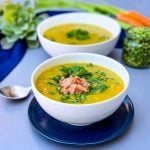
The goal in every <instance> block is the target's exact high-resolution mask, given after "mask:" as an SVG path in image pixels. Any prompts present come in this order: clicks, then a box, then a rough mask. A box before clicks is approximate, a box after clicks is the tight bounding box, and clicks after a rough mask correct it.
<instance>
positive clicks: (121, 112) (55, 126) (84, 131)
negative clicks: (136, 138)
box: [28, 96, 134, 145]
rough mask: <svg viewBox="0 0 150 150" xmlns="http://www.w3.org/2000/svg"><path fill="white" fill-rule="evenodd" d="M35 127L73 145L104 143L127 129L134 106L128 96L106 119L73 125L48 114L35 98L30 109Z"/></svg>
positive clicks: (50, 137) (53, 138)
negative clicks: (89, 123) (85, 124)
mask: <svg viewBox="0 0 150 150" xmlns="http://www.w3.org/2000/svg"><path fill="white" fill-rule="evenodd" d="M28 115H29V119H30V121H31V124H32V125H33V127H34V128H35V129H36V130H37V131H38V132H39V133H40V134H41V135H43V136H44V137H46V138H47V139H50V140H53V141H56V142H59V143H64V144H73V145H92V144H102V143H105V142H108V141H111V140H113V139H115V138H117V137H118V136H120V135H121V134H122V133H124V132H125V131H126V129H127V128H128V127H129V125H130V124H131V122H132V120H133V116H134V107H133V104H132V102H131V100H130V98H129V97H128V96H126V98H125V99H124V102H123V103H122V105H121V106H120V107H119V109H118V110H117V111H116V112H115V113H113V114H112V115H111V116H110V117H108V118H106V119H105V120H102V121H99V122H97V123H94V124H91V125H88V126H80V127H79V126H73V125H70V124H67V123H64V122H61V121H58V120H56V119H54V118H53V117H51V116H50V115H48V114H47V113H46V112H45V111H44V110H43V109H42V108H41V107H40V106H39V104H38V103H37V101H36V99H35V98H34V99H33V100H32V101H31V103H30V105H29V109H28Z"/></svg>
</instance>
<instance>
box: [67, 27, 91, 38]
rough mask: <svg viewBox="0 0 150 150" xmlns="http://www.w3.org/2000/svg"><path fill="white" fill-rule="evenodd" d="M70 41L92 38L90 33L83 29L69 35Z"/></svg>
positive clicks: (73, 31)
mask: <svg viewBox="0 0 150 150" xmlns="http://www.w3.org/2000/svg"><path fill="white" fill-rule="evenodd" d="M67 37H68V38H70V39H77V40H87V39H89V38H90V35H89V32H88V31H86V30H83V29H75V30H72V31H70V32H68V33H67Z"/></svg>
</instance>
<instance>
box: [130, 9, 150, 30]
mask: <svg viewBox="0 0 150 150" xmlns="http://www.w3.org/2000/svg"><path fill="white" fill-rule="evenodd" d="M127 15H128V16H129V17H131V18H135V20H137V21H139V22H142V23H143V24H144V25H145V26H148V27H150V19H149V18H147V17H145V16H143V15H142V14H140V13H139V12H137V11H134V10H131V11H129V12H128V14H127Z"/></svg>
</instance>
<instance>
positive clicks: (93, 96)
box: [35, 63, 124, 104]
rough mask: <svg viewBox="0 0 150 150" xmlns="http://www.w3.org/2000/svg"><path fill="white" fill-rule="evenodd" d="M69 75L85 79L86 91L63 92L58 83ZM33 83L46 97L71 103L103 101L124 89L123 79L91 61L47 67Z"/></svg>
mask: <svg viewBox="0 0 150 150" xmlns="http://www.w3.org/2000/svg"><path fill="white" fill-rule="evenodd" d="M69 77H71V78H74V77H78V78H79V79H81V80H83V81H86V82H87V83H88V85H89V86H88V88H87V89H86V91H84V92H82V93H73V94H70V93H67V94H64V93H63V92H62V89H61V88H62V87H61V85H60V83H61V81H62V80H64V79H69ZM64 81H65V80H64ZM35 85H36V88H37V89H38V91H39V92H41V93H42V94H43V95H45V96H46V97H49V98H51V99H53V100H56V101H60V102H63V103H72V104H90V103H96V102H101V101H105V100H107V99H108V98H111V97H113V96H115V95H117V94H118V93H120V92H121V91H122V90H123V89H124V82H123V80H122V79H121V77H120V76H118V75H117V74H116V73H115V72H113V71H111V70H109V69H107V68H104V67H102V66H98V65H93V64H91V63H90V64H88V63H68V64H63V65H58V66H55V67H52V68H48V69H47V70H45V71H44V72H42V73H41V74H40V75H39V76H38V78H37V80H36V82H35ZM74 85H75V84H74ZM77 85H78V84H77ZM68 89H69V88H68Z"/></svg>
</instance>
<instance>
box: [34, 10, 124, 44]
mask: <svg viewBox="0 0 150 150" xmlns="http://www.w3.org/2000/svg"><path fill="white" fill-rule="evenodd" d="M72 14H77V15H81V14H85V15H94V16H99V17H104V18H107V19H109V20H111V21H113V22H115V23H116V25H117V26H118V27H117V28H118V33H117V34H115V35H113V34H112V32H111V31H110V30H109V29H106V28H104V27H101V26H100V25H95V26H98V27H101V28H104V29H106V30H108V31H109V32H111V34H112V37H111V38H110V39H108V40H105V41H102V42H97V43H91V44H83V45H81V44H77V45H73V44H65V43H59V42H55V41H52V40H48V39H47V38H45V37H44V36H43V34H42V33H41V30H40V28H41V27H40V26H41V25H43V24H44V23H46V22H47V21H48V20H51V19H53V18H57V17H59V16H66V15H72ZM63 24H66V23H63ZM63 24H58V25H63ZM87 24H89V25H92V24H90V23H87ZM55 26H57V25H54V26H53V27H55ZM47 29H48V28H47ZM47 29H46V30H47ZM46 30H45V31H46ZM37 33H38V36H39V37H41V38H42V39H43V40H45V41H46V42H50V43H52V44H56V45H60V46H66V47H68V46H69V47H91V46H97V45H103V44H106V43H109V42H111V41H113V40H114V39H115V38H117V37H118V36H119V35H120V33H121V26H120V25H119V23H118V22H117V21H116V20H115V19H113V18H111V17H109V16H106V15H103V14H97V13H93V12H67V13H62V14H58V15H55V16H52V17H48V18H47V19H44V20H43V21H41V22H40V23H39V24H38V26H37Z"/></svg>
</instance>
